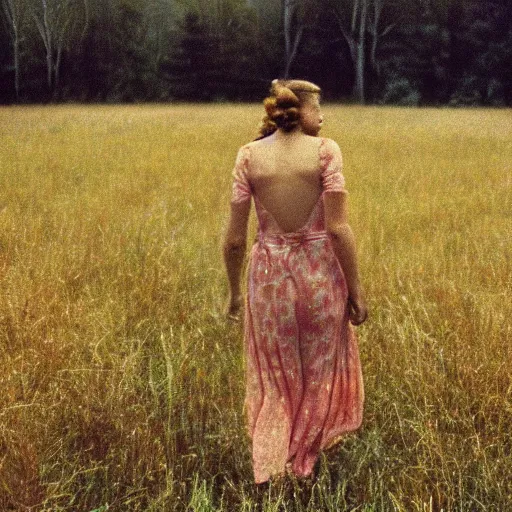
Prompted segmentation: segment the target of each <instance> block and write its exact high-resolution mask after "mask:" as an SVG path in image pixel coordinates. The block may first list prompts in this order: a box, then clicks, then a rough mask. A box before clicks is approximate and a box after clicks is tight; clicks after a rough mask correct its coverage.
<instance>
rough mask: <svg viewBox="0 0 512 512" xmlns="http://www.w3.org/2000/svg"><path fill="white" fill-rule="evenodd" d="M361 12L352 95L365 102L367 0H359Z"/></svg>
mask: <svg viewBox="0 0 512 512" xmlns="http://www.w3.org/2000/svg"><path fill="white" fill-rule="evenodd" d="M360 5H361V12H360V13H359V36H358V40H357V44H356V46H357V53H356V65H355V72H356V76H355V82H354V97H355V98H357V100H358V101H359V103H361V104H363V103H364V102H365V90H364V85H365V84H364V70H365V63H366V55H365V50H366V48H365V34H366V22H367V19H368V0H360Z"/></svg>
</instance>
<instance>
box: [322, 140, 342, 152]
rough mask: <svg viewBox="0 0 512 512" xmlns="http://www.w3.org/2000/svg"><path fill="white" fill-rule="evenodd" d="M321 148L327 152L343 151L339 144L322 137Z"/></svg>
mask: <svg viewBox="0 0 512 512" xmlns="http://www.w3.org/2000/svg"><path fill="white" fill-rule="evenodd" d="M320 148H321V149H324V150H327V151H329V150H330V151H341V150H340V146H339V145H338V143H337V142H336V141H335V140H334V139H329V138H328V137H320Z"/></svg>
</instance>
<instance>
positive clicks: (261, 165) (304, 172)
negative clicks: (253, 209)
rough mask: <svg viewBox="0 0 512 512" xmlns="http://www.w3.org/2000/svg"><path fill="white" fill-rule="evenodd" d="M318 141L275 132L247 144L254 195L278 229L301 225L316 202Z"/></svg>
mask: <svg viewBox="0 0 512 512" xmlns="http://www.w3.org/2000/svg"><path fill="white" fill-rule="evenodd" d="M321 142H322V139H320V138H318V137H311V136H308V135H304V134H302V133H299V134H292V135H288V134H287V135H282V134H280V133H276V134H273V135H271V136H270V137H266V138H264V139H261V140H258V141H256V142H253V143H251V144H249V151H250V161H249V166H248V178H249V181H250V183H251V186H252V189H253V192H254V195H255V196H256V198H257V200H258V201H259V202H260V203H261V205H262V206H263V207H264V208H265V210H266V211H267V212H268V213H270V215H271V216H272V218H273V220H274V221H275V224H276V225H277V226H276V227H278V228H279V231H281V232H284V233H289V232H295V231H298V230H299V229H300V228H302V227H303V226H304V225H305V224H306V223H307V221H308V219H309V218H310V216H311V214H312V212H313V210H314V208H315V206H316V204H317V203H318V200H319V198H320V195H321V192H322V186H321V181H320V145H321Z"/></svg>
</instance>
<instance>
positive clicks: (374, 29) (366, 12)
mask: <svg viewBox="0 0 512 512" xmlns="http://www.w3.org/2000/svg"><path fill="white" fill-rule="evenodd" d="M385 1H386V0H352V1H351V2H350V4H351V5H347V4H344V5H340V3H339V2H337V1H336V0H331V4H332V10H333V12H334V15H335V17H336V19H337V21H338V26H339V28H340V31H341V33H342V34H343V37H344V39H345V41H346V42H347V45H348V47H349V50H350V56H351V59H352V63H353V67H354V87H353V91H352V93H353V96H354V98H355V99H356V100H357V101H358V102H359V103H364V102H365V100H366V84H365V71H366V68H367V63H366V61H367V55H368V50H367V43H368V41H367V40H368V35H370V36H371V47H370V51H369V54H370V65H371V66H372V68H373V69H374V71H375V72H376V73H377V74H378V62H377V57H376V56H377V48H378V43H379V39H380V38H381V37H382V36H384V35H386V34H387V33H388V32H389V31H390V30H391V29H392V28H393V25H392V24H390V25H388V26H386V27H385V28H384V29H381V17H382V12H383V9H384V5H385ZM347 11H348V12H349V13H350V21H348V20H347V16H346V14H345V12H347Z"/></svg>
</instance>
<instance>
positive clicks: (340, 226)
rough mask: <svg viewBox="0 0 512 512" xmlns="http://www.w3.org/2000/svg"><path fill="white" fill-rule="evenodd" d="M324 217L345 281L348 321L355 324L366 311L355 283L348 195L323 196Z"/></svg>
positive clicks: (355, 266)
mask: <svg viewBox="0 0 512 512" xmlns="http://www.w3.org/2000/svg"><path fill="white" fill-rule="evenodd" d="M324 215H325V228H326V230H327V232H328V233H329V235H330V237H331V241H332V246H333V249H334V253H335V254H336V257H337V258H338V261H339V262H340V265H341V268H342V269H343V273H344V275H345V279H346V281H347V288H348V300H349V305H350V312H349V318H350V321H351V322H352V323H353V324H354V325H359V324H362V323H363V322H364V321H365V320H366V317H367V316H368V310H367V307H366V301H365V298H364V292H363V290H362V287H361V283H360V281H359V271H358V265H357V253H356V243H355V238H354V234H353V233H352V229H351V228H350V226H349V224H348V193H347V192H346V191H343V192H326V193H324Z"/></svg>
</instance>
